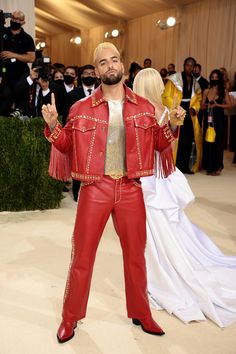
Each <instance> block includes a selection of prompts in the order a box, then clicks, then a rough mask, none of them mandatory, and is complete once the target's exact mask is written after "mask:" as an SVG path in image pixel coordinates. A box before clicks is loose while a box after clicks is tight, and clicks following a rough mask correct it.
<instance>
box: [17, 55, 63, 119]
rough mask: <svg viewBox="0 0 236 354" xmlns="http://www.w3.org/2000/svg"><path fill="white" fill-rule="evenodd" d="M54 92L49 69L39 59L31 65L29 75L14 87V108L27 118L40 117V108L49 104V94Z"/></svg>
mask: <svg viewBox="0 0 236 354" xmlns="http://www.w3.org/2000/svg"><path fill="white" fill-rule="evenodd" d="M55 91H56V89H54V86H53V84H51V83H50V68H49V66H48V65H47V64H44V63H43V58H39V59H37V60H36V61H35V62H34V63H33V64H32V68H31V70H30V74H29V75H26V76H24V77H22V78H21V79H20V80H19V81H18V82H17V84H16V86H15V89H14V94H15V107H16V108H17V109H19V110H20V112H21V113H22V114H23V115H26V116H28V117H38V116H41V115H42V114H41V108H42V106H43V105H44V104H48V103H51V93H52V92H54V93H55Z"/></svg>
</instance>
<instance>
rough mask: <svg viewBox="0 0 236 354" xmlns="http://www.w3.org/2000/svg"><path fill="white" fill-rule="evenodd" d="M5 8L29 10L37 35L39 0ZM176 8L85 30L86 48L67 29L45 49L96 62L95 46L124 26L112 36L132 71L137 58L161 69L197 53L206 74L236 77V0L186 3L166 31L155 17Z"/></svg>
mask: <svg viewBox="0 0 236 354" xmlns="http://www.w3.org/2000/svg"><path fill="white" fill-rule="evenodd" d="M0 7H1V9H3V10H4V11H5V12H12V11H13V10H15V9H17V8H18V9H21V10H22V11H23V12H24V13H25V15H26V24H25V25H24V28H25V30H26V31H27V32H28V33H30V34H31V35H32V36H33V37H34V26H35V20H34V11H33V9H34V1H33V0H28V1H27V2H25V1H24V0H3V1H1V6H0ZM173 14H174V11H171V10H169V11H166V12H161V13H160V12H159V13H153V14H152V15H149V16H144V17H141V18H137V19H134V20H131V21H127V22H118V23H114V25H113V26H110V27H107V26H99V27H96V28H93V29H90V30H82V31H81V37H82V40H83V42H82V44H81V46H80V47H77V46H75V45H72V44H71V43H70V42H69V39H70V38H71V37H72V36H73V35H74V33H65V34H63V35H59V36H55V37H54V38H47V44H48V48H47V51H46V52H45V53H44V54H48V55H50V56H51V59H52V62H56V61H57V62H58V61H59V62H63V63H64V64H66V65H69V64H77V65H84V64H86V63H92V61H93V50H94V48H95V47H96V46H97V44H98V43H100V42H101V41H104V33H105V32H106V31H109V30H111V29H112V28H114V27H119V28H120V29H122V30H123V35H122V36H121V37H119V38H117V39H113V40H111V41H112V42H113V43H114V44H116V45H117V47H118V48H119V49H120V50H121V52H122V54H123V58H124V63H125V68H126V72H127V71H128V68H129V64H130V63H131V62H132V61H137V62H138V63H139V64H141V65H142V63H143V59H145V58H146V57H150V58H152V61H153V67H155V68H156V69H158V70H159V69H160V68H162V67H165V66H167V65H168V63H170V62H173V63H175V64H176V68H177V70H182V65H183V61H184V59H185V58H186V57H187V56H189V55H191V56H193V57H195V58H196V60H197V61H198V62H199V63H201V64H202V67H203V75H205V76H207V77H208V76H209V73H210V71H211V70H212V69H213V68H216V67H220V66H224V67H226V68H227V70H228V71H229V73H230V76H231V78H232V76H233V73H234V72H235V71H236V46H235V45H234V43H235V38H236V1H235V0H204V1H199V2H197V3H192V4H190V5H186V6H184V7H183V9H182V16H181V23H180V24H179V25H177V26H176V27H174V28H171V29H168V30H160V29H159V28H158V27H157V26H156V25H155V22H156V21H157V20H158V19H159V18H160V19H163V20H165V19H166V18H167V17H168V16H169V15H173Z"/></svg>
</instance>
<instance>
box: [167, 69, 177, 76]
mask: <svg viewBox="0 0 236 354" xmlns="http://www.w3.org/2000/svg"><path fill="white" fill-rule="evenodd" d="M175 73H176V71H174V70H173V71H168V75H172V74H175Z"/></svg>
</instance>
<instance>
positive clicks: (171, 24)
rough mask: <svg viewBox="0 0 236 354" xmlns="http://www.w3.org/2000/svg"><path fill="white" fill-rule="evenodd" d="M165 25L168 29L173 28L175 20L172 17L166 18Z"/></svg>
mask: <svg viewBox="0 0 236 354" xmlns="http://www.w3.org/2000/svg"><path fill="white" fill-rule="evenodd" d="M166 24H167V26H169V27H173V26H174V25H175V24H176V19H175V18H174V17H168V19H167V20H166Z"/></svg>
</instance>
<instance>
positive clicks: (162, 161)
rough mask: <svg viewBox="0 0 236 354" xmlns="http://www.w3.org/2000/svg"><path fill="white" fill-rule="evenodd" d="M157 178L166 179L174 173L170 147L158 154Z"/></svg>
mask: <svg viewBox="0 0 236 354" xmlns="http://www.w3.org/2000/svg"><path fill="white" fill-rule="evenodd" d="M158 167H159V169H158V170H159V178H166V177H168V176H169V175H170V174H171V173H172V172H174V171H175V164H174V159H173V152H172V147H171V145H169V146H168V147H167V148H166V149H165V150H163V151H161V152H159V161H158Z"/></svg>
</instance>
